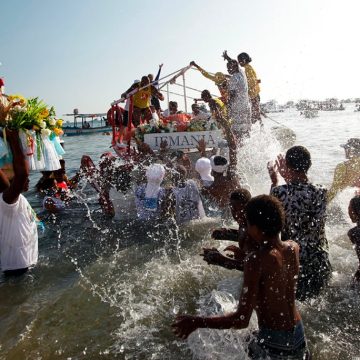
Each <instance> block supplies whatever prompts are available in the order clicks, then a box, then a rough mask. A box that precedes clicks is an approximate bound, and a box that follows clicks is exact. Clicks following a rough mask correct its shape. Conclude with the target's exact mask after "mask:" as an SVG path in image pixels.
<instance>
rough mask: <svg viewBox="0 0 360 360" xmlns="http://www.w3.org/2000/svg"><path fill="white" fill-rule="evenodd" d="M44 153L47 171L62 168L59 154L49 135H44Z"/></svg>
mask: <svg viewBox="0 0 360 360" xmlns="http://www.w3.org/2000/svg"><path fill="white" fill-rule="evenodd" d="M41 139H42V142H43V154H44V162H45V168H44V170H46V171H55V170H59V169H60V168H61V165H60V161H59V156H58V154H57V152H56V150H55V147H54V144H53V143H52V142H51V141H50V139H49V137H47V136H46V137H42V138H41Z"/></svg>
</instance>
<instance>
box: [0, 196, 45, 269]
mask: <svg viewBox="0 0 360 360" xmlns="http://www.w3.org/2000/svg"><path fill="white" fill-rule="evenodd" d="M37 260H38V232H37V225H36V214H35V212H34V210H33V209H32V207H31V206H30V204H29V202H28V201H27V200H26V198H25V197H24V196H23V195H21V194H20V196H19V198H18V200H17V201H16V203H14V204H7V203H6V202H5V201H4V200H3V194H1V195H0V262H1V269H2V271H5V270H16V269H23V268H27V267H29V266H31V265H35V264H36V263H37Z"/></svg>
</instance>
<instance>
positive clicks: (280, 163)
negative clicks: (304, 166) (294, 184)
mask: <svg viewBox="0 0 360 360" xmlns="http://www.w3.org/2000/svg"><path fill="white" fill-rule="evenodd" d="M275 164H276V167H277V169H278V171H279V174H280V175H281V176H282V177H283V178H284V179H286V177H287V166H286V161H285V158H284V156H283V155H281V154H280V155H278V157H277V160H276V162H275Z"/></svg>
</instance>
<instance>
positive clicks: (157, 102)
mask: <svg viewBox="0 0 360 360" xmlns="http://www.w3.org/2000/svg"><path fill="white" fill-rule="evenodd" d="M151 105H152V106H153V107H154V108H155V110H161V106H160V100H159V99H158V98H157V97H155V96H152V97H151Z"/></svg>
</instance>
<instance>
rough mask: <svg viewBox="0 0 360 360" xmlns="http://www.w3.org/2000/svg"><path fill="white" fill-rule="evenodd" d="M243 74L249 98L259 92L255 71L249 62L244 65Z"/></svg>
mask: <svg viewBox="0 0 360 360" xmlns="http://www.w3.org/2000/svg"><path fill="white" fill-rule="evenodd" d="M244 69H245V74H246V78H247V83H248V88H249V97H250V99H253V98H255V97H256V96H258V95H259V93H260V86H259V83H258V79H257V76H256V72H255V70H254V69H253V67H252V66H251V65H250V64H246V65H245V66H244Z"/></svg>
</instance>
